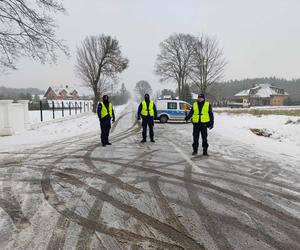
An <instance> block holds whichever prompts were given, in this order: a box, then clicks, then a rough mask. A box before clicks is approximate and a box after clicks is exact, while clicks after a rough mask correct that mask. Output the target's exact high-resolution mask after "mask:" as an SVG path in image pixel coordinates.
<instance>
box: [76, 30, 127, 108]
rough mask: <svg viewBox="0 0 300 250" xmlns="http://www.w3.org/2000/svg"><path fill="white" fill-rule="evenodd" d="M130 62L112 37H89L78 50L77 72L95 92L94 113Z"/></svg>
mask: <svg viewBox="0 0 300 250" xmlns="http://www.w3.org/2000/svg"><path fill="white" fill-rule="evenodd" d="M128 62H129V61H128V59H127V58H125V57H123V56H122V53H121V49H120V45H119V41H118V40H116V39H113V38H112V37H111V36H106V35H99V36H89V37H87V38H86V39H85V40H84V41H83V42H82V45H81V48H77V65H76V70H77V73H78V75H79V77H80V78H81V79H82V80H83V82H84V83H85V84H86V85H87V86H88V87H90V88H91V89H92V90H93V92H94V109H93V111H94V112H96V106H97V103H98V101H99V99H100V96H101V95H102V94H103V93H104V92H105V91H107V87H108V86H109V85H110V84H111V83H114V81H115V79H116V78H117V75H118V74H119V73H121V72H122V71H124V70H125V69H126V68H127V67H128Z"/></svg>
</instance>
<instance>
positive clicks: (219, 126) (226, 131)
mask: <svg viewBox="0 0 300 250" xmlns="http://www.w3.org/2000/svg"><path fill="white" fill-rule="evenodd" d="M298 119H300V117H295V116H292V117H289V116H283V115H266V116H260V117H258V116H253V115H249V114H227V113H217V114H215V120H216V121H215V129H214V131H215V132H216V133H219V134H221V135H222V136H225V137H229V138H231V139H234V140H237V141H241V142H243V143H246V144H249V145H252V146H254V148H257V149H258V150H259V151H265V152H268V153H270V154H274V157H276V156H278V159H282V155H285V156H290V158H292V159H296V160H297V161H300V124H299V123H297V120H298ZM288 121H294V122H295V123H291V122H289V123H288ZM250 128H258V129H267V131H268V132H270V133H272V135H271V137H269V138H266V137H260V136H257V135H255V134H253V133H252V132H251V131H250Z"/></svg>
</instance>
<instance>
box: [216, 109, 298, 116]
mask: <svg viewBox="0 0 300 250" xmlns="http://www.w3.org/2000/svg"><path fill="white" fill-rule="evenodd" d="M214 112H215V113H229V114H250V115H256V116H261V115H286V116H300V109H290V110H284V109H281V110H280V109H278V110H268V109H232V110H231V109H226V110H214Z"/></svg>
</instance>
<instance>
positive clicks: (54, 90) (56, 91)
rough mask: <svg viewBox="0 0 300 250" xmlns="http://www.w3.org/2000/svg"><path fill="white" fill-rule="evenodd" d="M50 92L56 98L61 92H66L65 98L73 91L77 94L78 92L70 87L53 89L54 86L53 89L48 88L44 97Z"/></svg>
mask: <svg viewBox="0 0 300 250" xmlns="http://www.w3.org/2000/svg"><path fill="white" fill-rule="evenodd" d="M50 90H52V91H53V92H54V93H55V94H56V95H57V96H59V95H60V93H61V92H62V91H66V92H67V96H69V95H71V94H72V93H73V92H74V91H75V93H77V94H78V91H77V90H76V89H74V88H72V87H69V86H68V87H55V86H54V87H49V88H48V90H47V91H46V93H45V96H46V95H47V94H48V92H49V91H50Z"/></svg>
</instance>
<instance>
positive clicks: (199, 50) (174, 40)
mask: <svg viewBox="0 0 300 250" xmlns="http://www.w3.org/2000/svg"><path fill="white" fill-rule="evenodd" d="M225 66H226V60H225V57H224V55H223V49H221V48H219V44H218V41H217V40H216V39H214V38H212V37H209V36H207V35H202V36H200V37H197V36H193V35H190V34H182V33H179V34H173V35H171V36H170V37H169V38H167V39H166V40H165V41H163V42H162V43H161V44H160V53H159V54H158V56H157V59H156V65H155V73H156V74H157V75H158V76H160V80H161V81H162V82H164V81H172V82H176V83H177V88H178V93H179V97H180V98H181V99H183V98H184V91H183V90H184V88H188V87H187V86H190V85H194V86H197V87H198V90H199V92H202V93H204V94H205V93H206V91H207V88H208V87H210V86H212V85H213V84H215V83H216V82H218V81H220V80H221V79H222V77H223V73H224V68H225Z"/></svg>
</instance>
